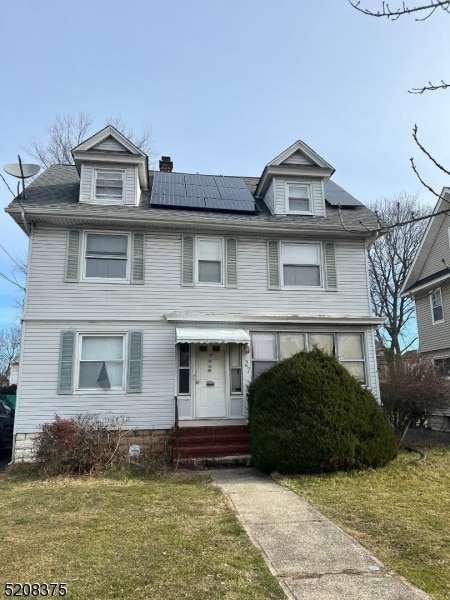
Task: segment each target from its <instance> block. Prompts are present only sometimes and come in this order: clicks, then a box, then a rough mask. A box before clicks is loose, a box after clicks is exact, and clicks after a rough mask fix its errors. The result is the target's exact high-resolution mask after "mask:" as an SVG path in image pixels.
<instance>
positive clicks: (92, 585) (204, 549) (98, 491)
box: [0, 472, 285, 600]
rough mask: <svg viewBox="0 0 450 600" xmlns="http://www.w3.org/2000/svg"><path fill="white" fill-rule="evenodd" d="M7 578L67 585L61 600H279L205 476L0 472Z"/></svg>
mask: <svg viewBox="0 0 450 600" xmlns="http://www.w3.org/2000/svg"><path fill="white" fill-rule="evenodd" d="M0 531H1V532H2V553H1V554H2V560H1V561H0V582H1V589H0V596H1V597H3V595H4V590H3V586H4V583H5V582H22V583H25V582H28V583H35V582H37V583H42V582H47V583H50V582H64V583H67V588H68V594H67V596H66V597H67V598H74V599H76V600H84V599H86V600H88V599H89V600H96V599H106V598H108V599H109V598H111V599H112V598H114V599H116V598H129V599H133V600H135V599H136V600H138V599H149V600H157V599H159V598H161V599H164V600H170V599H177V600H178V599H180V598H195V599H199V600H201V599H203V598H204V599H205V600H206V599H207V600H211V598H227V599H236V600H238V599H242V598H244V599H245V598H249V599H250V598H255V599H258V600H260V599H261V598H264V599H272V598H273V599H281V598H284V597H285V596H284V594H283V593H282V591H281V589H280V587H279V585H278V583H277V582H276V581H275V579H274V578H273V577H272V575H271V574H270V572H269V570H268V568H267V567H266V565H265V563H264V560H263V559H262V557H261V555H260V553H259V552H258V551H257V550H256V549H255V548H254V547H253V545H252V544H251V542H250V541H249V539H248V538H247V535H246V534H245V532H244V530H243V528H242V527H241V525H240V524H239V523H238V522H237V520H236V517H235V516H234V514H233V513H232V511H231V509H230V508H229V507H228V505H227V504H226V502H225V500H224V498H223V496H222V495H221V492H220V491H219V490H218V489H217V488H215V487H213V486H212V485H211V484H209V483H207V482H206V481H205V479H200V478H198V477H197V478H195V477H194V476H180V475H177V474H174V475H170V476H165V477H163V478H160V479H136V478H134V479H128V480H114V479H107V478H88V477H85V478H84V477H83V478H79V479H66V478H64V479H55V480H49V481H42V480H39V479H37V478H35V477H33V476H32V475H28V476H24V475H14V472H13V473H9V474H8V473H5V474H0Z"/></svg>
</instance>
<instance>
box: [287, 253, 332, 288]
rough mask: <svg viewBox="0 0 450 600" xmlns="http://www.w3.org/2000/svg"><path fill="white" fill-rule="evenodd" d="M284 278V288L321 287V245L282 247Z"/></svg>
mask: <svg viewBox="0 0 450 600" xmlns="http://www.w3.org/2000/svg"><path fill="white" fill-rule="evenodd" d="M281 261H282V267H283V268H282V277H283V286H284V287H320V286H321V285H322V276H321V252H320V244H292V243H283V244H282V245H281Z"/></svg>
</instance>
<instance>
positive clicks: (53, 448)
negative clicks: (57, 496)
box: [35, 414, 127, 477]
mask: <svg viewBox="0 0 450 600" xmlns="http://www.w3.org/2000/svg"><path fill="white" fill-rule="evenodd" d="M124 423H125V419H124V418H123V417H114V418H103V419H100V418H99V415H96V414H79V415H76V416H75V417H73V418H71V419H62V418H61V417H59V416H58V415H55V420H54V421H53V423H45V424H44V425H43V426H42V432H41V433H40V434H39V436H38V437H37V438H36V441H35V457H36V461H37V463H38V465H39V467H40V471H41V473H42V474H44V475H45V476H50V477H51V476H55V475H81V474H83V473H89V474H93V473H99V472H102V473H103V472H105V471H107V470H110V469H111V468H113V467H116V466H118V465H120V463H123V462H124V461H125V460H126V455H125V453H124V452H123V451H122V450H120V449H119V446H120V441H121V439H122V438H123V437H124V436H125V435H126V434H127V430H124V429H123V426H124Z"/></svg>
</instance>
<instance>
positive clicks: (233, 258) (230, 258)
mask: <svg viewBox="0 0 450 600" xmlns="http://www.w3.org/2000/svg"><path fill="white" fill-rule="evenodd" d="M237 254H238V242H237V240H236V239H235V238H227V239H226V267H225V276H226V286H227V287H232V288H237V286H238V266H237V265H238V256H237Z"/></svg>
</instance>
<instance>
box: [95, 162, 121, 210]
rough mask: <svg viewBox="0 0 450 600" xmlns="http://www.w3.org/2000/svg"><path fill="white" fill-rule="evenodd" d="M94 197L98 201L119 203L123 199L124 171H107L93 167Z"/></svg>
mask: <svg viewBox="0 0 450 600" xmlns="http://www.w3.org/2000/svg"><path fill="white" fill-rule="evenodd" d="M94 176H95V181H94V189H95V199H96V200H99V201H100V202H113V203H114V204H116V203H117V204H121V203H122V202H123V201H124V193H123V192H124V190H123V188H124V186H123V180H124V171H120V170H117V171H107V170H106V169H95V171H94Z"/></svg>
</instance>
